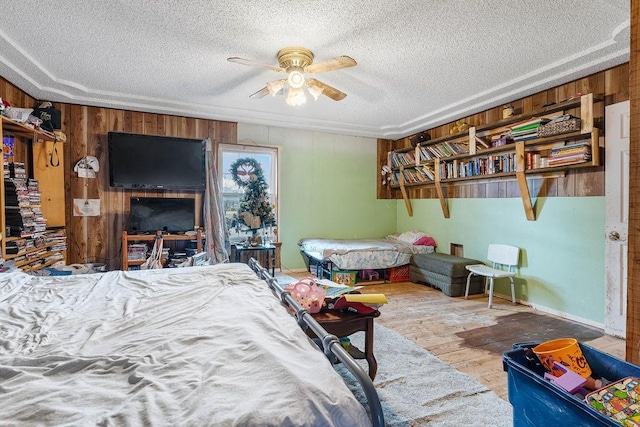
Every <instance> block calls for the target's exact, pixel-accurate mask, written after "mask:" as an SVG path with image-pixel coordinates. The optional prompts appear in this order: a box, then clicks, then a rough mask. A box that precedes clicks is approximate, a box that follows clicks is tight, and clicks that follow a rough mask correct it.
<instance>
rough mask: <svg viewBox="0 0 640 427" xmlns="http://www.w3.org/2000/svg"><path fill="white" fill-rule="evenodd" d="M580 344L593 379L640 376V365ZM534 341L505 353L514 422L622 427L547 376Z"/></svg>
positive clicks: (538, 424)
mask: <svg viewBox="0 0 640 427" xmlns="http://www.w3.org/2000/svg"><path fill="white" fill-rule="evenodd" d="M579 344H580V348H581V350H582V353H583V354H584V356H585V358H586V359H587V362H588V363H589V366H590V367H591V370H592V371H593V374H592V376H593V378H596V379H597V378H601V377H604V378H606V379H607V380H609V381H616V380H619V379H622V378H624V377H628V376H637V377H640V367H638V366H636V365H632V364H631V363H628V362H625V361H624V360H620V359H618V358H615V357H613V356H611V355H609V354H606V353H603V352H601V351H598V350H596V349H595V348H593V347H590V346H588V345H586V344H582V343H579ZM534 346H535V344H534V343H521V344H515V345H514V349H513V350H510V351H507V352H505V353H504V354H503V355H502V364H503V368H504V370H505V372H507V392H508V396H509V402H511V405H512V406H513V425H514V426H515V427H520V426H559V425H562V426H589V427H591V426H600V425H602V426H618V427H620V423H618V422H617V421H615V420H613V419H611V418H609V417H607V416H605V415H602V414H600V413H599V412H597V411H596V410H594V409H592V408H591V407H589V405H587V404H586V403H585V401H584V400H583V399H580V398H578V397H575V396H574V395H572V394H570V393H569V392H567V391H566V390H564V389H562V388H560V387H558V386H557V385H555V384H553V383H552V382H550V381H547V380H545V379H544V377H543V375H544V368H543V367H542V365H541V364H540V362H539V361H538V360H537V357H536V356H535V355H534V354H533V352H532V351H531V350H530V348H533V347H534Z"/></svg>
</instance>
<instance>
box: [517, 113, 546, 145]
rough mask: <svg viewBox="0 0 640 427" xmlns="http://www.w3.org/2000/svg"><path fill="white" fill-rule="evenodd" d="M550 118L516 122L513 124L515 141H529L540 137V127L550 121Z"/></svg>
mask: <svg viewBox="0 0 640 427" xmlns="http://www.w3.org/2000/svg"><path fill="white" fill-rule="evenodd" d="M548 122H549V119H545V118H538V119H532V120H527V121H526V122H521V123H516V124H514V125H513V126H511V138H512V139H513V140H514V141H527V140H529V139H533V138H537V137H538V128H539V127H540V126H541V125H543V124H545V123H548Z"/></svg>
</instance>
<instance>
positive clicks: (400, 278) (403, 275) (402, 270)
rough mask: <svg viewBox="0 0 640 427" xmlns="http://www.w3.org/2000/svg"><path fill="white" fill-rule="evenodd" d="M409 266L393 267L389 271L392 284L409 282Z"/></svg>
mask: <svg viewBox="0 0 640 427" xmlns="http://www.w3.org/2000/svg"><path fill="white" fill-rule="evenodd" d="M409 266H410V265H409V264H406V265H401V266H400V267H391V269H390V270H389V281H390V282H406V281H408V280H409Z"/></svg>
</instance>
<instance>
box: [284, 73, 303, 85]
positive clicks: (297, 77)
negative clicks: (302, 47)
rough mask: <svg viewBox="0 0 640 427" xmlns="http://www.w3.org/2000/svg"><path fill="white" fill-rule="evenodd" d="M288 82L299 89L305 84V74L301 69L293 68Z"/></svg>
mask: <svg viewBox="0 0 640 427" xmlns="http://www.w3.org/2000/svg"><path fill="white" fill-rule="evenodd" d="M287 82H289V86H291V87H292V88H294V89H299V88H301V87H302V86H304V75H303V74H302V73H301V72H300V71H299V70H293V71H291V72H290V73H289V78H287Z"/></svg>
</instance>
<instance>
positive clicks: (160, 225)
mask: <svg viewBox="0 0 640 427" xmlns="http://www.w3.org/2000/svg"><path fill="white" fill-rule="evenodd" d="M195 222H196V201H195V199H193V198H172V197H166V198H164V197H132V198H131V208H130V211H129V227H128V228H129V231H130V232H141V233H155V232H156V231H158V230H162V231H165V232H167V233H178V232H185V231H189V230H193V227H194V226H195Z"/></svg>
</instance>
